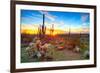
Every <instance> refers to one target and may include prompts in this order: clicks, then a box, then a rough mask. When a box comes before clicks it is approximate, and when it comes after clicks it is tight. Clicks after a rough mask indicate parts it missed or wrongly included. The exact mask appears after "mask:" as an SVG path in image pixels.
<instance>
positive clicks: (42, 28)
mask: <svg viewBox="0 0 100 73" xmlns="http://www.w3.org/2000/svg"><path fill="white" fill-rule="evenodd" d="M38 34H39V38H40V39H41V38H44V37H45V34H46V26H45V14H43V24H42V25H40V26H39V28H38Z"/></svg>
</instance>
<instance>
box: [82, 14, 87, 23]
mask: <svg viewBox="0 0 100 73" xmlns="http://www.w3.org/2000/svg"><path fill="white" fill-rule="evenodd" d="M88 17H89V16H88V15H82V16H81V20H82V22H86V21H87V19H88Z"/></svg>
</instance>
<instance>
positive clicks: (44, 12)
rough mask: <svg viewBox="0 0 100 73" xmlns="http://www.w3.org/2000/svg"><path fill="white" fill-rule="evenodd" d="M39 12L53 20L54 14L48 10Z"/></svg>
mask: <svg viewBox="0 0 100 73" xmlns="http://www.w3.org/2000/svg"><path fill="white" fill-rule="evenodd" d="M39 12H40V13H41V14H45V16H46V17H47V18H48V19H50V20H51V21H55V16H54V15H51V14H50V13H49V12H47V11H39Z"/></svg>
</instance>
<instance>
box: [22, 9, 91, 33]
mask: <svg viewBox="0 0 100 73" xmlns="http://www.w3.org/2000/svg"><path fill="white" fill-rule="evenodd" d="M43 14H45V26H46V27H47V31H46V32H47V33H49V29H50V28H51V27H52V25H54V29H55V31H54V33H55V34H57V33H67V32H68V31H69V28H70V31H71V32H72V33H80V32H84V33H88V32H89V26H90V14H89V13H82V12H81V13H80V12H60V11H59V12H56V11H38V10H37V11H35V10H21V32H22V33H25V32H27V33H30V34H36V33H37V30H38V27H39V26H40V25H42V23H43ZM84 29H85V30H84ZM83 30H84V31H83Z"/></svg>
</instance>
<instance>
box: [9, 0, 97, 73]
mask: <svg viewBox="0 0 100 73" xmlns="http://www.w3.org/2000/svg"><path fill="white" fill-rule="evenodd" d="M32 10H33V11H32ZM28 11H29V12H28ZM37 11H39V12H40V13H44V15H45V14H47V15H46V17H47V19H45V21H43V23H44V22H49V21H50V20H51V21H53V22H54V21H55V22H57V21H56V20H57V19H56V18H57V16H58V18H59V19H60V17H61V16H63V18H65V19H63V18H62V19H60V20H65V21H68V19H70V20H73V19H74V18H71V17H73V16H76V17H78V15H79V17H80V16H81V20H82V22H83V26H81V27H82V29H83V30H87V31H84V32H83V31H76V30H73V28H74V27H78V25H79V24H78V25H75V26H73V25H74V24H72V23H71V22H73V21H74V20H75V22H76V23H77V21H78V22H80V21H81V20H80V21H79V20H78V19H79V18H76V19H77V20H76V19H74V20H73V21H71V22H70V23H71V26H68V34H70V36H71V35H74V36H75V35H76V32H77V34H80V36H81V37H82V36H83V34H84V33H88V34H86V35H89V37H86V38H88V43H89V44H88V56H89V57H88V59H86V58H85V59H83V55H84V54H81V55H82V58H81V59H76V60H74V59H72V58H71V59H70V58H69V59H68V60H67V59H65V57H64V60H62V58H61V57H63V56H62V54H61V57H60V55H59V54H60V53H58V54H57V53H56V54H57V55H59V57H60V58H56V57H55V56H53V57H55V58H56V59H55V58H53V60H52V61H51V58H50V61H47V60H46V61H43V62H42V61H40V60H39V61H38V62H35V61H34V62H33V60H32V62H31V63H30V61H28V60H26V58H24V57H23V56H24V55H23V53H22V50H21V48H23V43H22V42H23V37H22V36H23V32H22V31H21V30H23V29H22V28H31V27H32V26H31V25H30V27H28V26H27V25H28V24H27V25H26V26H25V25H24V23H27V22H28V23H30V22H31V21H30V20H28V19H27V20H26V19H25V18H23V17H24V16H26V17H27V16H28V13H29V14H30V13H31V12H33V17H34V16H35V15H38V13H37ZM64 13H65V14H64ZM59 14H61V15H59ZM62 14H63V15H62ZM10 15H11V30H10V31H11V38H10V39H11V67H10V68H11V70H10V71H11V73H13V72H27V71H44V70H59V69H75V68H90V67H96V6H93V5H77V4H61V3H47V2H34V1H11V14H10ZM54 15H55V16H54ZM64 15H69V16H68V18H66V17H64ZM70 15H72V16H70ZM31 16H32V15H31ZM53 17H54V18H53ZM27 18H28V17H27ZM31 19H32V18H31ZM33 19H34V18H33ZM49 19H50V20H49ZM41 20H43V19H41ZM41 20H40V21H41ZM36 21H39V20H38V18H37V20H36ZM36 21H35V20H33V23H32V24H33V25H34V24H35V23H34V22H36ZM58 22H59V21H58ZM75 22H73V23H75ZM87 22H88V24H89V25H87V24H84V23H87ZM37 23H38V22H37ZM59 23H60V22H59ZM61 23H62V24H63V25H59V26H56V25H57V24H56V23H55V25H54V26H55V27H54V30H53V31H56V30H55V29H56V27H57V28H59V27H61V26H62V29H65V28H64V27H65V26H64V23H65V22H64V23H63V22H61ZM66 23H67V22H66ZM22 24H23V25H22ZM41 24H42V23H41ZM46 24H47V23H46ZM46 24H45V25H46ZM67 24H68V23H67ZM67 24H66V25H67ZM23 26H24V27H23ZM63 26H64V27H63ZM36 27H37V25H36ZM38 27H39V26H38ZM47 27H49V25H47V26H46V28H47ZM51 27H52V28H53V26H51ZM66 27H67V26H66ZM69 27H70V28H71V29H69ZM83 27H84V28H83ZM85 27H86V28H85ZM34 29H35V28H34ZM76 29H77V28H76ZM59 31H60V30H59ZM42 32H43V31H42ZM46 32H47V30H46ZM51 32H52V30H51ZM66 32H67V31H66ZM24 33H25V34H26V32H24ZM32 33H33V32H32ZM32 33H31V32H30V34H32ZM54 33H56V32H53V34H52V35H58V33H59V36H61V35H62V34H60V33H62V32H58V31H57V33H56V34H54ZM49 34H50V33H49ZM64 35H65V32H64ZM28 36H29V35H28ZM34 36H35V35H34ZM80 36H79V37H80ZM25 37H26V35H25ZM71 37H72V36H71ZM79 37H78V38H79ZM29 38H31V37H27V38H26V40H27V39H28V40H29ZM43 38H44V36H43V37H42V39H43ZM56 38H57V37H56ZM56 38H55V39H56ZM69 38H70V37H69ZM72 38H74V37H72ZM78 38H77V39H78ZM32 39H34V37H33V38H32ZM82 39H83V38H82ZM57 40H58V39H57ZM60 40H61V39H60ZM60 40H58V42H60ZM64 40H65V39H64ZM64 40H63V42H65V41H64ZM70 40H71V39H70ZM86 41H87V40H86ZM53 42H55V41H54V39H53ZM49 43H50V44H49V45H51V41H50V42H49ZM25 44H26V42H25ZM28 44H29V43H28ZM56 45H57V46H56V48H57V49H58V47H59V45H58V44H56ZM65 45H67V44H65V43H64V46H65ZM25 46H26V45H25ZM69 46H70V44H68V47H67V48H70V47H69ZM53 47H55V45H53ZM74 48H75V47H74ZM60 49H62V48H61V46H60ZM67 51H68V50H67ZM75 51H76V52H75V53H76V54H77V52H79V53H80V51H81V50H80V49H79V51H77V50H75ZM61 52H62V50H61ZM69 52H70V53H71V52H72V50H69ZM67 53H68V52H67ZM72 53H73V52H72ZM85 53H86V52H85ZM76 54H74V55H76ZM32 55H33V54H32ZM67 55H68V54H67ZM70 56H72V55H70ZM57 57H58V56H57ZM72 57H73V56H72ZM28 59H29V57H28ZM32 59H33V58H32ZM60 59H61V60H60ZM36 61H37V59H36Z"/></svg>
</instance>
